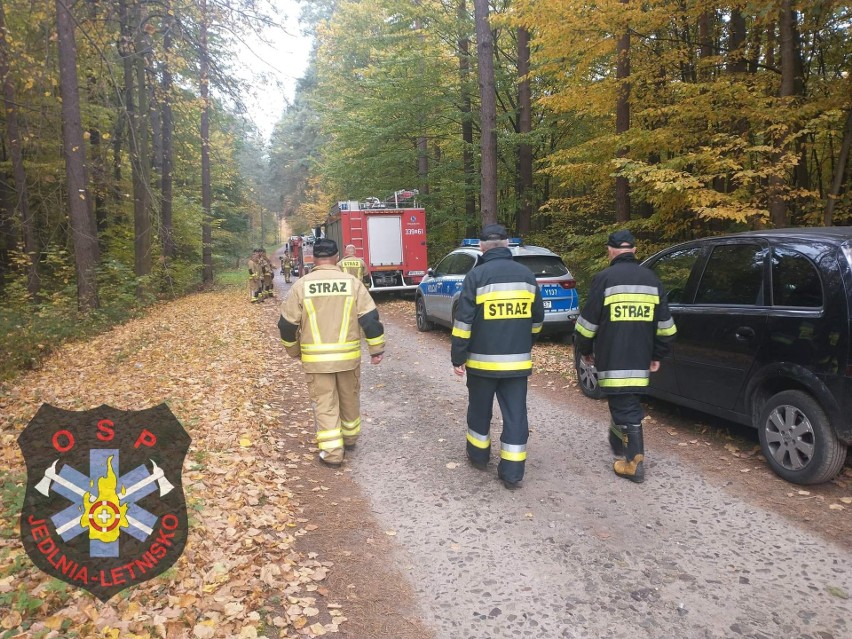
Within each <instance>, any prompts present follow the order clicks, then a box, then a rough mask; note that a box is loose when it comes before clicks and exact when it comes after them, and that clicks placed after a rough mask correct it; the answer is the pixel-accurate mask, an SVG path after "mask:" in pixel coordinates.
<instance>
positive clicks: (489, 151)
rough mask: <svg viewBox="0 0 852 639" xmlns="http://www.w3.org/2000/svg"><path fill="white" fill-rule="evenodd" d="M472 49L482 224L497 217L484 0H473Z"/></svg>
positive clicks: (490, 46) (493, 101) (493, 105)
mask: <svg viewBox="0 0 852 639" xmlns="http://www.w3.org/2000/svg"><path fill="white" fill-rule="evenodd" d="M473 7H474V15H475V19H476V52H477V57H478V58H479V95H480V105H481V107H480V108H481V109H482V111H481V113H480V122H481V124H480V128H481V140H480V148H481V151H480V154H481V158H480V165H481V172H482V178H481V183H480V186H479V192H480V206H481V208H482V210H481V219H482V225H483V226H485V225H487V224H493V223H495V222H496V221H497V93H496V90H495V84H494V41H493V39H492V35H491V28H490V25H489V23H488V0H473Z"/></svg>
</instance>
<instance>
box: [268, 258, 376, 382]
mask: <svg viewBox="0 0 852 639" xmlns="http://www.w3.org/2000/svg"><path fill="white" fill-rule="evenodd" d="M278 330H279V331H280V333H281V341H283V342H284V346H285V348H286V349H287V353H288V354H289V355H290V356H291V357H299V356H301V358H302V368H303V369H304V370H305V372H306V373H337V372H340V371H347V370H352V369H354V368H358V366H360V364H361V331H362V330H363V331H364V337H365V338H366V340H367V346H368V347H369V350H370V355H380V354H382V353H383V352H384V350H385V330H384V327H383V326H382V323H381V322H380V321H379V311H378V310H377V309H376V304H375V302H373V298H372V297H370V293H369V292H368V291H367V288H366V287H365V286H364V284H363V283H362V282H361V281H360V280H359V279H357V278H356V277H353V276H352V275H350V274H349V273H344V272H343V271H341V270H340V268H338V267H337V266H335V265H333V264H323V265H320V266H316V267H314V269H313V270H312V271H311V272H310V273H308V274H307V275H305V276H304V277H302V278H301V279H299V280H297V281H296V283H295V284H293V287H292V288H291V289H290V293H289V295H288V296H287V299H285V300H284V303H283V304H282V305H281V317H280V318H279V319H278Z"/></svg>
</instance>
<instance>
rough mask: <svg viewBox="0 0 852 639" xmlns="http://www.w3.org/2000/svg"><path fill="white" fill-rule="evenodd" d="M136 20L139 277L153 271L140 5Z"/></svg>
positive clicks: (147, 112)
mask: <svg viewBox="0 0 852 639" xmlns="http://www.w3.org/2000/svg"><path fill="white" fill-rule="evenodd" d="M134 14H135V16H136V20H134V22H135V23H136V24H137V25H140V26H139V28H137V29H136V39H135V41H134V47H133V48H134V50H135V53H136V55H135V59H134V70H135V72H136V104H137V105H138V106H139V109H138V111H137V112H136V117H135V118H134V119H135V121H136V126H134V127H133V131H134V134H135V138H136V144H135V145H134V146H135V147H136V151H137V152H136V153H135V155H136V163H135V165H136V167H137V169H136V177H135V179H134V180H133V220H134V224H133V226H134V229H135V241H134V243H133V248H134V251H133V252H134V265H135V272H136V277H141V276H143V275H149V274H150V273H151V239H152V233H153V229H152V223H151V150H150V143H151V140H150V136H149V135H148V118H149V115H150V108H149V106H150V105H149V103H148V83H147V74H146V73H145V56H144V55H143V54H142V53H141V52H142V51H144V50H145V42H144V41H143V38H142V34H143V33H144V31H142V28H141V24H142V18H143V17H144V16H143V15H142V10H141V8H140V7H138V6H137V8H136V10H135V11H134Z"/></svg>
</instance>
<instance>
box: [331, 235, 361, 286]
mask: <svg viewBox="0 0 852 639" xmlns="http://www.w3.org/2000/svg"><path fill="white" fill-rule="evenodd" d="M337 265H338V266H339V267H340V268H341V270H343V272H344V273H349V274H350V275H354V276H355V277H357V278H358V279H359V280H361V281H362V282H364V281H365V278H366V277H367V265H366V264H365V263H364V260H362V259H361V258H360V257H356V255H355V245H354V244H347V245H346V248H345V249H344V250H343V259H342V260H340V261H339V262H338V263H337Z"/></svg>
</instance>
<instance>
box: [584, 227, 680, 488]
mask: <svg viewBox="0 0 852 639" xmlns="http://www.w3.org/2000/svg"><path fill="white" fill-rule="evenodd" d="M607 250H608V254H609V260H610V266H609V267H608V268H606V269H604V270H603V271H601V272H600V273H598V274H597V275H595V277H594V278H593V279H592V285H591V287H590V289H589V296H588V299H587V301H586V304H585V306H584V307H583V311H582V312H581V313H580V317H579V318H578V319H577V325H576V327H575V333H574V348H578V349H580V354H581V356H582V357H583V360H584V361H585V362H586V363H587V364H589V365H594V366H596V368H597V371H598V383H599V384H600V387H601V390H603V392H604V393H605V394H606V397H607V401H608V403H609V411H610V414H611V415H612V421H611V423H610V431H609V443H610V446H611V447H612V451H613V453H614V454H615V455H617V456H624V457H625V459H618V460H616V461H615V463H614V464H613V470H614V471H615V474H616V475H618V476H619V477H624V478H626V479H629V480H631V481H634V482H637V483H638V482H642V481H644V479H645V467H644V464H643V460H644V459H645V444H644V441H643V438H642V419H644V417H645V413H644V411H643V410H642V405H641V404H640V402H639V395H640V393H642V392H644V390H645V388H646V387H647V386H648V382H649V379H650V373H653V372H656V371H658V370H659V369H660V360H662V358H663V357H665V355H666V354H667V353H668V351H669V345H670V343H671V342H672V341H673V340H674V336H675V333H676V332H677V328H676V327H675V324H674V320H673V319H672V316H671V313H670V312H669V307H668V304H667V303H666V294H665V291H664V290H663V285H662V284H661V283H660V280H659V279H658V278H657V276H656V275H655V274H654V272H653V271H652V270H651V269H648V268H644V267H642V266H640V264H639V262H638V261H637V260H636V240H635V239H634V237H633V234H632V233H631V232H630V231H627V230H620V231H615V232H614V233H611V234H610V236H609V238H608V240H607Z"/></svg>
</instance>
